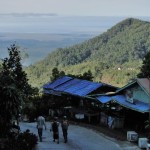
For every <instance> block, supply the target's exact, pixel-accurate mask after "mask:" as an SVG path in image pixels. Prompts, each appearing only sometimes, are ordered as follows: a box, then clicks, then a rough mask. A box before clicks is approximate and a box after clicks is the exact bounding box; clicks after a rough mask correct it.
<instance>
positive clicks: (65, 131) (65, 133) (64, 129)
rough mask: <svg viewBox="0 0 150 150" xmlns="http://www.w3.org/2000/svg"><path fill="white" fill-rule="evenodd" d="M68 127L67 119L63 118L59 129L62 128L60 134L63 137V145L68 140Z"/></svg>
mask: <svg viewBox="0 0 150 150" xmlns="http://www.w3.org/2000/svg"><path fill="white" fill-rule="evenodd" d="M68 126H69V122H68V120H67V117H66V116H64V118H63V121H62V123H61V127H62V132H63V136H64V143H67V140H68V137H67V136H68Z"/></svg>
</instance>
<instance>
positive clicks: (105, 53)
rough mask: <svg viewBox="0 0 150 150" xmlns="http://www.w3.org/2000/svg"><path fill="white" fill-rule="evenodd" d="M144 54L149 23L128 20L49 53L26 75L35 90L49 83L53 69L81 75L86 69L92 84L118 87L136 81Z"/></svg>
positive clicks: (148, 48)
mask: <svg viewBox="0 0 150 150" xmlns="http://www.w3.org/2000/svg"><path fill="white" fill-rule="evenodd" d="M148 51H150V22H147V21H141V20H139V19H134V18H128V19H125V20H123V21H121V22H120V23H118V24H116V25H115V26H113V27H112V28H110V29H109V30H108V31H107V32H104V33H103V34H101V35H99V36H96V37H94V38H92V39H90V40H87V41H85V42H83V43H81V44H77V45H74V46H70V47H67V48H59V49H57V50H55V51H53V52H51V53H50V54H49V55H48V56H47V57H46V58H45V59H43V60H42V61H40V62H38V63H36V64H35V65H31V66H29V67H28V68H27V69H26V72H27V74H28V77H29V81H30V83H31V84H32V85H33V86H36V87H40V86H42V85H43V84H44V83H46V82H48V81H49V80H50V76H51V70H52V69H53V67H58V69H59V70H63V71H65V73H66V74H82V73H84V72H85V71H88V70H89V69H90V70H91V71H92V74H93V76H94V81H98V82H99V81H103V82H106V83H109V84H113V85H117V86H122V85H124V84H126V83H127V82H128V81H129V80H131V79H132V78H135V77H136V75H137V73H138V72H139V69H140V66H141V64H142V60H143V58H144V56H145V55H146V53H147V52H148Z"/></svg>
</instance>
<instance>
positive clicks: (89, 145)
mask: <svg viewBox="0 0 150 150" xmlns="http://www.w3.org/2000/svg"><path fill="white" fill-rule="evenodd" d="M46 124H47V130H44V132H43V142H38V144H37V150H139V148H138V147H137V146H136V145H134V144H132V143H130V142H119V141H116V140H115V139H111V138H109V137H106V136H104V135H102V134H101V133H97V132H96V131H93V130H92V129H87V128H84V127H80V126H76V125H70V126H69V131H68V133H69V134H68V143H64V140H63V135H62V131H61V128H60V127H59V128H60V129H59V131H60V143H59V144H57V143H55V142H53V138H52V133H51V132H50V131H49V129H50V123H48V122H47V123H46ZM20 127H21V130H22V131H24V130H26V129H29V130H30V131H31V132H32V133H35V134H37V129H36V123H20Z"/></svg>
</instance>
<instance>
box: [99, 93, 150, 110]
mask: <svg viewBox="0 0 150 150" xmlns="http://www.w3.org/2000/svg"><path fill="white" fill-rule="evenodd" d="M97 99H98V100H99V101H100V102H101V103H107V102H109V101H111V100H115V101H116V103H118V104H120V105H122V106H124V107H126V108H129V109H132V110H135V111H138V112H142V113H144V112H149V110H150V106H149V104H146V103H143V102H140V101H138V100H134V103H130V102H128V101H126V97H125V96H124V95H115V96H99V97H97Z"/></svg>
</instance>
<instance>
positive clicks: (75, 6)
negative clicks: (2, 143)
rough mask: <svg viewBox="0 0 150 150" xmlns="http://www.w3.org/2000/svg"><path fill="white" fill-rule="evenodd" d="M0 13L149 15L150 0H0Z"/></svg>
mask: <svg viewBox="0 0 150 150" xmlns="http://www.w3.org/2000/svg"><path fill="white" fill-rule="evenodd" d="M0 13H55V14H57V15H67V16H130V17H132V16H150V0H0Z"/></svg>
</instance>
